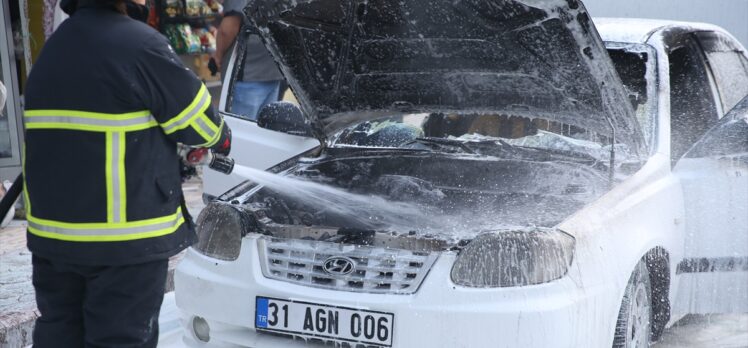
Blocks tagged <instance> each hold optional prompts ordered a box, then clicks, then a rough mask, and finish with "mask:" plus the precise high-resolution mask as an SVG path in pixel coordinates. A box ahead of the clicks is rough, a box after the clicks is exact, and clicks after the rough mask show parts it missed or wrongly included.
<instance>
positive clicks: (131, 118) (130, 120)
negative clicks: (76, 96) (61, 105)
mask: <svg viewBox="0 0 748 348" xmlns="http://www.w3.org/2000/svg"><path fill="white" fill-rule="evenodd" d="M24 123H25V125H26V129H67V130H80V131H89V132H111V131H121V132H127V131H137V130H143V129H147V128H151V127H156V126H157V125H158V122H156V120H155V119H154V118H153V116H152V115H151V114H150V112H149V111H147V110H146V111H137V112H130V113H125V114H104V113H96V112H87V111H77V110H26V111H25V112H24Z"/></svg>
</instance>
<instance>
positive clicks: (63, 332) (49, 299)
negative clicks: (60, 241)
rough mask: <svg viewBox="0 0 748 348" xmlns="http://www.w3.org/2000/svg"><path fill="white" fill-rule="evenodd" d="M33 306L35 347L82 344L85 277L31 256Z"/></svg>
mask: <svg viewBox="0 0 748 348" xmlns="http://www.w3.org/2000/svg"><path fill="white" fill-rule="evenodd" d="M31 263H32V265H33V274H32V283H33V284H34V290H35V292H36V306H37V308H38V309H39V313H40V314H41V316H40V317H39V318H38V319H36V326H35V327H34V333H33V341H34V347H35V348H47V347H50V348H68V347H69V348H80V347H83V296H84V291H85V279H84V278H83V277H82V276H81V275H79V274H77V273H76V272H75V271H74V270H72V269H69V268H68V267H66V266H65V265H62V264H58V263H55V262H52V261H49V260H47V259H44V258H41V257H37V256H32V258H31Z"/></svg>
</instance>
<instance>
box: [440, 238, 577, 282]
mask: <svg viewBox="0 0 748 348" xmlns="http://www.w3.org/2000/svg"><path fill="white" fill-rule="evenodd" d="M575 243H576V242H575V240H574V237H572V236H570V235H568V234H566V233H564V232H562V231H560V230H556V229H532V230H526V231H502V232H491V233H484V234H481V235H479V236H478V237H476V238H475V239H474V240H473V241H471V242H470V244H468V245H467V246H466V247H465V248H464V249H463V250H462V251H461V252H460V254H459V256H458V257H457V261H455V264H454V266H452V281H453V282H454V283H455V284H458V285H462V286H467V287H476V288H496V287H513V286H525V285H534V284H542V283H547V282H550V281H553V280H556V279H560V278H561V277H563V276H564V275H566V272H567V271H568V269H569V266H570V265H571V261H572V259H573V257H574V246H575Z"/></svg>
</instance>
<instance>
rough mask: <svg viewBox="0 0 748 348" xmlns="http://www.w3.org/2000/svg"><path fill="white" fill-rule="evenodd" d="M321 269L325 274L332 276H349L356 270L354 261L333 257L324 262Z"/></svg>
mask: <svg viewBox="0 0 748 348" xmlns="http://www.w3.org/2000/svg"><path fill="white" fill-rule="evenodd" d="M322 268H323V269H324V270H325V272H327V273H329V274H332V275H347V274H351V273H352V272H353V271H354V270H355V269H356V261H353V260H352V259H350V258H348V257H343V256H333V257H329V258H327V260H325V263H324V264H323V265H322Z"/></svg>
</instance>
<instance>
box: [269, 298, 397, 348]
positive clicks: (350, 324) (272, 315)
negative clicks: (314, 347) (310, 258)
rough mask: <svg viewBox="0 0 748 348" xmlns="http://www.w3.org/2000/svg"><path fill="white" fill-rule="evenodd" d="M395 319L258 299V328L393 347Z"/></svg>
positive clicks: (361, 310)
mask: <svg viewBox="0 0 748 348" xmlns="http://www.w3.org/2000/svg"><path fill="white" fill-rule="evenodd" d="M394 321H395V315H394V314H392V313H384V312H376V311H368V310H363V309H356V308H347V307H338V306H327V305H322V304H316V303H309V302H301V301H288V300H280V299H275V298H268V297H259V296H258V297H257V298H256V310H255V328H256V329H258V330H263V331H270V332H278V333H288V334H294V335H297V336H303V337H309V338H322V339H329V340H333V341H345V342H353V343H365V344H373V345H378V346H386V347H391V346H392V334H393V333H392V328H393V323H394Z"/></svg>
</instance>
